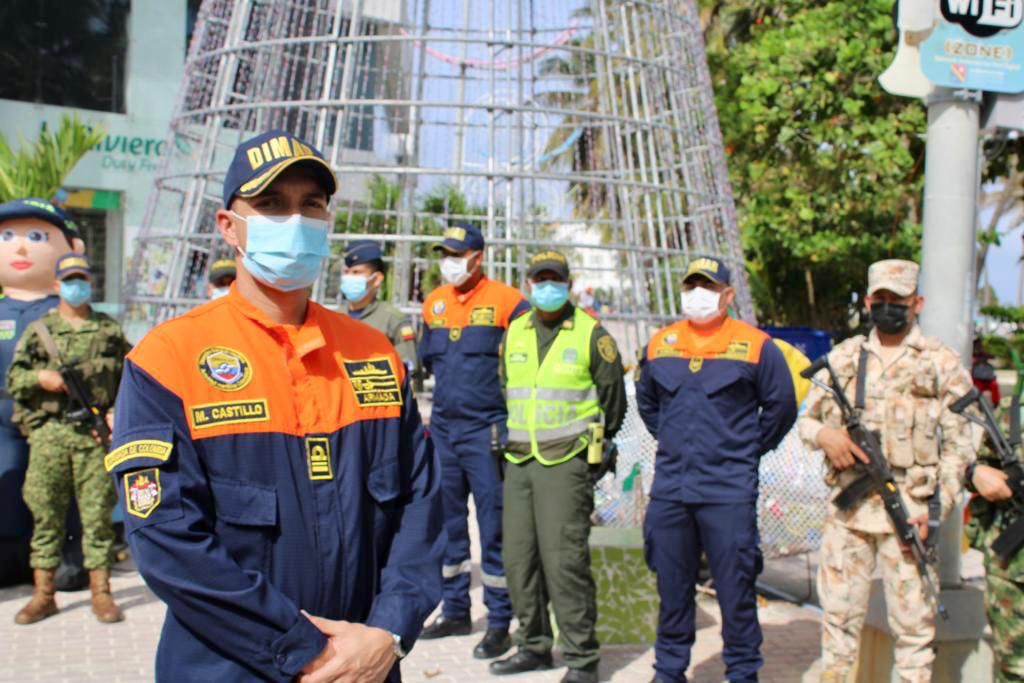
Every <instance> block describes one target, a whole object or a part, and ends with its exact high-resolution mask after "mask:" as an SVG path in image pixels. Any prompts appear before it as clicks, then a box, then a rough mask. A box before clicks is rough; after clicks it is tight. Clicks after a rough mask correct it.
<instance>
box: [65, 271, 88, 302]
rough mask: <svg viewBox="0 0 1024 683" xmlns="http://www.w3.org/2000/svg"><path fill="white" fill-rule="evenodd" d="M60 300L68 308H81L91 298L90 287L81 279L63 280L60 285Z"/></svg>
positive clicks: (86, 281)
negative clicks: (64, 302)
mask: <svg viewBox="0 0 1024 683" xmlns="http://www.w3.org/2000/svg"><path fill="white" fill-rule="evenodd" d="M60 298H61V299H64V301H66V302H67V303H68V305H70V306H81V305H82V304H84V303H86V302H87V301H89V299H91V298H92V285H91V284H89V281H88V280H82V279H81V278H75V279H73V280H63V281H61V283H60Z"/></svg>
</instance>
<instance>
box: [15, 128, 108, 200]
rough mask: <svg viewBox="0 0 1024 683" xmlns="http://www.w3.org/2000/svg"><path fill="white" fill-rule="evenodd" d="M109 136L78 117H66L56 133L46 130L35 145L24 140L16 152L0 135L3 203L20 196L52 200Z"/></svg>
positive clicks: (41, 133)
mask: <svg viewBox="0 0 1024 683" xmlns="http://www.w3.org/2000/svg"><path fill="white" fill-rule="evenodd" d="M105 134H106V131H105V130H103V129H102V128H96V127H92V126H88V125H86V124H84V123H82V121H81V120H80V119H79V118H78V115H77V114H74V115H72V116H67V115H64V116H62V117H61V120H60V126H59V127H58V128H57V130H56V131H50V130H47V129H46V128H43V129H42V130H41V131H39V138H38V139H37V140H36V141H35V142H29V141H27V140H21V141H20V144H19V145H18V148H17V149H16V150H15V149H13V148H12V147H11V145H10V144H9V143H8V141H7V138H6V137H4V136H3V135H0V202H6V201H9V200H11V199H18V198H20V197H42V198H44V199H51V198H52V197H53V196H54V195H55V194H56V193H57V190H59V189H60V187H61V185H62V184H63V183H64V179H65V178H67V176H68V174H69V173H71V169H73V168H74V167H75V164H77V163H78V162H79V161H80V160H81V158H82V157H83V156H85V154H86V153H87V152H88V151H89V150H90V149H92V148H93V147H95V146H96V145H97V144H99V142H100V140H102V139H103V136H104V135H105Z"/></svg>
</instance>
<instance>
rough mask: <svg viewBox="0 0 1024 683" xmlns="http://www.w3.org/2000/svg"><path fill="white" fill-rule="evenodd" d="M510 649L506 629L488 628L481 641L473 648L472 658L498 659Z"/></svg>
mask: <svg viewBox="0 0 1024 683" xmlns="http://www.w3.org/2000/svg"><path fill="white" fill-rule="evenodd" d="M510 647H512V639H511V638H509V637H508V629H507V628H489V629H487V633H485V634H484V638H483V640H481V641H480V643H479V644H478V645H477V646H476V647H475V648H473V656H474V657H476V658H477V659H494V658H495V657H500V656H502V655H503V654H505V653H506V652H508V650H509V648H510Z"/></svg>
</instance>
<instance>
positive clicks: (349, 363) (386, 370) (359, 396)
mask: <svg viewBox="0 0 1024 683" xmlns="http://www.w3.org/2000/svg"><path fill="white" fill-rule="evenodd" d="M342 365H343V366H344V368H345V374H346V375H348V379H349V382H351V383H352V390H353V391H354V392H355V395H356V402H357V403H358V404H359V406H360V407H361V408H369V407H372V406H400V405H402V389H401V387H400V386H399V385H398V375H396V374H395V369H394V367H392V365H391V360H390V359H389V358H369V359H366V360H346V361H343V363H342Z"/></svg>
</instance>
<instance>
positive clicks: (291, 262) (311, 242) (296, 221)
mask: <svg viewBox="0 0 1024 683" xmlns="http://www.w3.org/2000/svg"><path fill="white" fill-rule="evenodd" d="M231 213H233V214H234V215H235V216H236V217H238V218H239V219H241V220H243V221H245V222H246V225H247V226H248V228H249V229H248V233H247V236H246V242H245V251H242V249H241V248H239V252H240V253H241V254H242V265H244V266H245V269H246V270H248V271H249V273H250V274H251V275H252V276H253V277H254V278H256V279H257V280H259V281H260V282H262V283H263V284H265V285H267V286H268V287H272V288H274V289H276V290H279V291H282V292H293V291H295V290H297V289H305V288H306V287H309V286H311V285H312V284H313V283H314V282H316V278H317V276H318V275H320V268H321V266H322V265H323V262H324V259H325V258H327V255H328V253H329V252H328V248H327V227H328V224H327V221H325V220H320V219H318V218H309V217H307V216H303V215H301V214H294V215H291V216H263V215H260V214H255V215H252V216H248V217H245V216H239V215H238V214H237V213H235V212H234V211H232V212H231Z"/></svg>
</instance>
